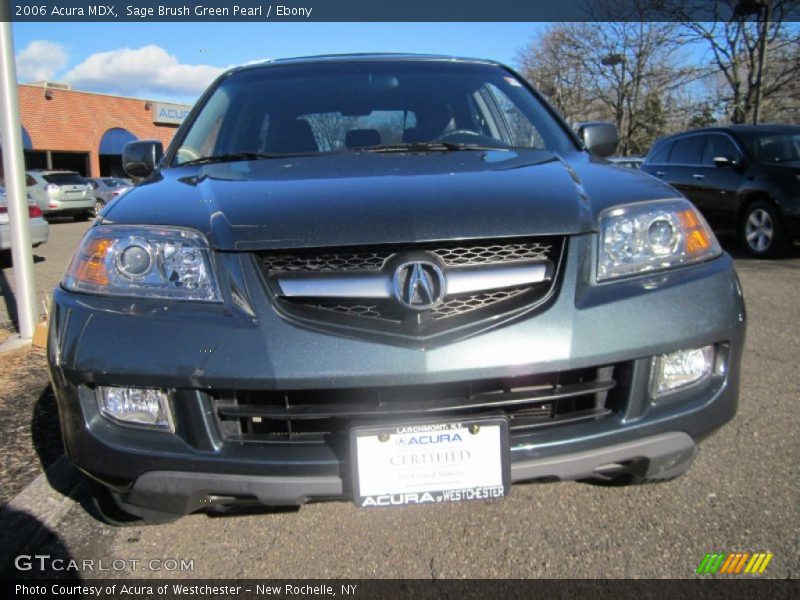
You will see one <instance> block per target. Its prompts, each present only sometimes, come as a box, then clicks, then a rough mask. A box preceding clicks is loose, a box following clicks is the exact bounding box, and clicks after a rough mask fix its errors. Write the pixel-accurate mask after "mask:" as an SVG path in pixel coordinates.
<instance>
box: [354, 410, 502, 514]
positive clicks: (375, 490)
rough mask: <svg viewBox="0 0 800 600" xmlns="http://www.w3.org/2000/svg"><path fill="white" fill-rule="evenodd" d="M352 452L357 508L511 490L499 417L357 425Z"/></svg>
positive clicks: (482, 496)
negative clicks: (377, 425)
mask: <svg viewBox="0 0 800 600" xmlns="http://www.w3.org/2000/svg"><path fill="white" fill-rule="evenodd" d="M350 452H351V454H350V456H351V457H353V460H351V463H352V466H353V472H352V475H353V501H354V502H355V503H356V505H357V506H362V507H369V506H398V505H405V504H426V503H437V502H459V501H462V500H483V499H490V498H502V497H504V496H507V495H508V492H509V488H510V481H511V471H510V461H509V451H508V422H507V421H506V420H505V419H503V418H482V419H465V420H463V421H437V422H424V423H419V422H417V423H408V424H401V425H385V426H379V427H375V426H364V427H355V428H353V429H352V430H351V434H350Z"/></svg>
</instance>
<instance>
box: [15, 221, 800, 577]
mask: <svg viewBox="0 0 800 600" xmlns="http://www.w3.org/2000/svg"><path fill="white" fill-rule="evenodd" d="M86 227H87V224H86V223H70V222H63V223H55V224H53V225H52V227H51V231H50V236H51V237H50V242H49V243H48V244H46V245H45V246H43V247H41V248H39V249H37V250H36V255H37V256H38V257H39V259H38V260H37V263H36V272H37V276H38V288H39V290H40V291H41V292H46V291H48V290H49V289H51V288H52V287H53V286H54V285H55V284H56V282H57V280H58V278H59V277H60V274H61V272H62V271H63V269H64V267H65V264H66V261H67V260H68V259H69V256H70V254H71V252H72V249H73V247H74V245H75V244H76V243H77V240H78V239H79V236H80V235H81V233H82V232H83V231H84V230H85V229H86ZM729 250H733V251H734V255H735V256H737V260H736V267H737V270H738V272H739V274H740V277H741V280H742V284H743V287H744V292H745V297H746V302H747V309H748V317H749V325H748V339H747V347H746V352H745V356H744V364H743V373H742V394H741V399H740V408H739V413H738V415H737V417H736V418H735V420H734V421H733V422H731V423H729V424H728V425H727V426H726V427H725V428H724V429H722V430H721V431H720V432H719V433H717V434H716V435H715V436H712V437H711V438H709V439H707V440H705V442H704V443H703V444H702V445H701V447H700V448H701V449H700V453H699V455H698V457H697V460H696V462H695V465H694V467H693V468H692V470H691V471H690V472H689V473H688V474H687V475H685V476H684V477H681V478H679V479H676V480H673V481H669V482H665V483H661V484H656V485H645V486H634V487H603V486H597V485H589V484H586V483H577V482H564V483H545V484H531V485H518V486H515V487H514V488H513V490H512V493H511V496H510V497H508V498H507V499H505V500H502V501H479V502H472V503H464V504H457V505H432V506H415V507H405V508H393V509H375V510H364V509H358V508H356V507H355V506H354V505H352V504H350V503H347V502H338V503H323V504H312V505H308V506H305V507H303V508H301V509H300V510H298V511H284V512H268V511H261V512H257V513H251V514H246V515H237V516H228V517H212V516H208V515H204V514H196V515H191V516H189V517H186V518H183V519H181V520H179V521H177V522H175V523H172V524H168V525H160V526H149V527H132V528H113V527H109V526H106V525H104V524H102V523H100V522H99V521H98V520H96V519H95V518H94V517H93V516H92V514H91V512H90V510H89V508H88V507H89V503H88V500H87V494H86V492H87V488H86V484H85V483H84V482H82V481H81V480H80V478H78V477H77V476H76V474H75V473H74V472H72V471H71V470H70V469H69V468H68V467H67V466H66V463H65V462H64V461H53V460H48V461H47V464H49V465H51V467H50V471H49V472H48V475H47V476H46V477H43V478H39V479H38V480H36V482H35V483H34V484H33V487H28V488H26V489H25V490H24V491H22V492H21V494H20V495H18V496H17V497H16V498H15V499H14V500H12V501H11V502H10V503H9V504H8V506H7V507H6V510H5V512H4V513H3V514H2V515H0V530H3V531H5V532H6V533H5V534H4V535H6V536H8V535H9V533H8V532H9V531H13V532H16V538H13V537H11V538H7V541H6V542H5V543H0V547H6V548H7V549H9V550H10V549H11V548H14V552H13V553H12V554H13V555H18V554H20V553H22V552H24V553H25V554H34V553H39V554H48V555H51V556H53V557H57V556H61V557H71V558H75V559H77V560H79V561H82V560H84V559H88V560H93V561H95V563H94V564H95V569H96V568H97V566H98V561H105V565H106V567H109V568H107V570H103V571H99V570H95V571H91V572H80V573H78V575H80V576H81V577H87V578H88V577H129V576H134V577H202V578H216V577H223V578H236V577H257V578H307V577H309V578H331V577H352V578H372V577H380V578H461V577H475V578H488V577H492V578H527V577H569V578H576V577H577V578H581V577H634V578H650V577H667V578H676V577H677V578H681V577H694V576H695V569H696V568H697V566H698V564H699V563H700V561H701V560H702V559H703V557H704V555H705V554H706V553H707V552H751V553H754V552H771V553H773V554H774V558H773V559H772V562H771V563H770V564H769V567H768V569H767V570H766V572H765V573H764V575H763V576H762V577H774V578H795V577H798V576H800V433H798V432H800V411H798V409H797V402H798V400H799V399H800V374H799V373H798V364H799V360H798V356H800V336H799V335H798V334H800V328H798V324H800V302H798V294H800V248H796V249H795V252H794V255H793V256H792V257H790V258H788V259H784V260H779V261H770V262H764V261H754V260H750V259H747V258H743V257H741V255H739V254H737V253H736V252H735V245H730V244H729ZM0 266H1V267H2V271H0V272H1V273H2V278H0V287H2V288H3V289H7V286H8V285H9V283H10V282H12V281H13V275H12V272H11V271H12V270H11V269H10V268H9V266H8V264H7V263H4V264H2V265H0ZM7 321H8V313H7V310H6V306H5V304H4V305H3V306H2V308H0V324H2V323H3V322H6V323H7ZM4 364H5V362H4V359H3V358H2V357H0V371H2V369H3V368H4V366H3V365H4ZM35 396H37V397H38V396H39V393H38V392H37V393H36V394H35ZM19 410H21V411H29V414H32V413H33V410H34V407H33V406H21V407H19ZM28 420H29V421H32V420H33V419H32V417H29V419H28ZM29 434H30V432H25V431H21V432H18V435H21V436H24V435H29ZM6 443H10V442H9V441H7V442H6ZM5 452H6V450H5V449H4V453H5ZM40 458H41V457H40ZM42 462H43V463H44V462H45V461H44V460H42ZM0 535H3V534H0ZM9 539H10V540H11V542H8V540H9ZM0 555H2V552H1V551H0ZM13 558H14V556H9V555H8V553H7V554H6V556H5V561H6V564H5V565H3V564H2V563H0V572H3V570H4V569H6V574H12V575H23V576H30V575H37V574H38V572H37V570H36V569H32V570H31V571H26V572H24V573H21V572H18V571H15V570H14V569H15V567H14V566H13V564H10V563H9V561H10V560H12V559H13ZM170 559H171V560H175V561H177V563H178V565H180V561H182V560H183V561H184V564H185V567H186V570H183V571H182V570H180V568H179V567H178V568H176V569H174V570H172V569H166V568H165V567H164V565H166V564H169V565H170V566H172V564H173V563H171V562H170V563H166V562H165V561H167V560H170ZM115 560H116V561H118V562H116V563H114V564H115V565H116V566H121V568H120V569H117V568H116V566H115V567H110V565H112V561H115ZM152 560H156V561H160V562H157V563H150V562H149V561H152ZM189 563H191V568H189ZM151 567H153V568H151ZM156 567H157V568H156ZM54 574H55V575H74V573H73V574H70V573H66V572H61V573H59V572H56V573H53V572H52V571H51V572H50V575H54Z"/></svg>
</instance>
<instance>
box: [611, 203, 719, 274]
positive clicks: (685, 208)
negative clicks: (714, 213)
mask: <svg viewBox="0 0 800 600" xmlns="http://www.w3.org/2000/svg"><path fill="white" fill-rule="evenodd" d="M720 254H722V249H721V248H720V246H719V242H717V238H716V237H714V234H713V233H712V232H711V229H709V227H708V224H707V223H706V222H705V219H703V217H702V215H700V213H699V212H697V210H696V209H695V208H694V207H693V206H692V205H691V204H690V203H689V202H688V201H686V200H681V199H674V200H663V201H662V200H658V201H654V202H641V203H636V204H625V205H623V206H616V207H614V208H610V209H608V210H605V211H603V212H602V213H601V215H600V251H599V253H598V264H597V280H598V281H602V280H606V279H614V278H617V277H624V276H626V275H638V274H640V273H648V272H652V271H660V270H662V269H670V268H672V267H677V266H679V265H686V264H690V263H695V262H699V261H702V260H707V259H709V258H714V257H715V256H719V255H720Z"/></svg>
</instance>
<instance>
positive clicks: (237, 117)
mask: <svg viewBox="0 0 800 600" xmlns="http://www.w3.org/2000/svg"><path fill="white" fill-rule="evenodd" d="M434 144H437V145H436V147H435V148H433V145H434ZM398 145H399V146H400V148H398V147H397V146H398ZM426 145H428V146H430V148H427V149H431V150H434V149H438V150H442V151H445V150H452V149H455V148H458V149H469V148H470V147H473V148H501V149H509V148H517V149H519V148H525V149H528V148H530V149H538V150H554V151H570V150H575V149H576V148H575V146H574V144H573V143H572V141H571V139H570V138H569V136H568V135H567V134H566V133H565V131H564V130H563V129H562V128H561V126H560V125H559V123H558V122H557V121H556V120H555V119H554V118H553V117H552V116H551V115H550V113H549V112H548V110H547V109H546V108H545V107H544V106H543V105H542V103H541V102H539V101H538V100H537V98H536V97H535V96H534V95H533V94H531V93H530V91H528V89H526V88H525V87H524V85H523V84H522V83H521V82H520V81H518V80H517V79H516V78H515V77H514V76H512V74H511V73H510V72H509V71H506V70H505V69H502V68H500V67H497V66H493V65H485V64H474V63H461V62H452V61H433V60H431V61H419V60H406V61H402V60H400V61H391V60H387V61H381V62H376V61H347V62H336V63H325V62H320V63H313V64H294V65H291V64H287V65H276V66H269V67H265V68H261V69H252V70H244V71H240V72H236V73H233V74H232V75H230V76H229V77H227V78H225V79H224V80H223V81H222V82H221V83H220V85H219V86H218V87H217V88H216V89H215V90H214V92H213V93H212V94H211V96H210V97H209V98H208V100H207V101H206V102H205V104H204V106H203V107H202V110H201V111H200V113H199V114H198V116H197V117H196V119H195V120H194V122H193V123H192V125H191V127H190V129H189V131H188V132H187V133H186V135H185V136H184V138H183V140H182V142H181V143H180V145H179V147H178V148H177V151H176V153H175V156H174V158H173V160H172V164H173V165H178V164H181V163H184V162H188V161H196V160H198V159H204V158H208V157H226V158H230V159H231V160H233V159H236V158H239V159H242V158H257V157H259V155H261V156H271V155H281V154H293V155H297V154H311V155H314V154H323V153H331V152H352V151H359V152H360V151H369V150H370V149H376V148H380V147H382V146H383V147H386V146H391V150H393V151H394V150H401V151H402V150H403V149H404V147H407V149H408V151H422V150H425V149H426ZM246 155H250V156H246Z"/></svg>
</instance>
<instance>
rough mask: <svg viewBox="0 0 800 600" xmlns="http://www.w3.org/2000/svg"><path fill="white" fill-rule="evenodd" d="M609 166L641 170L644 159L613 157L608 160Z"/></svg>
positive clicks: (637, 157) (638, 157) (639, 157)
mask: <svg viewBox="0 0 800 600" xmlns="http://www.w3.org/2000/svg"><path fill="white" fill-rule="evenodd" d="M608 160H609V162H611V164H614V165H616V166H618V167H627V168H629V169H641V168H642V162H644V158H642V157H641V156H615V157H613V158H609V159H608Z"/></svg>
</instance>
